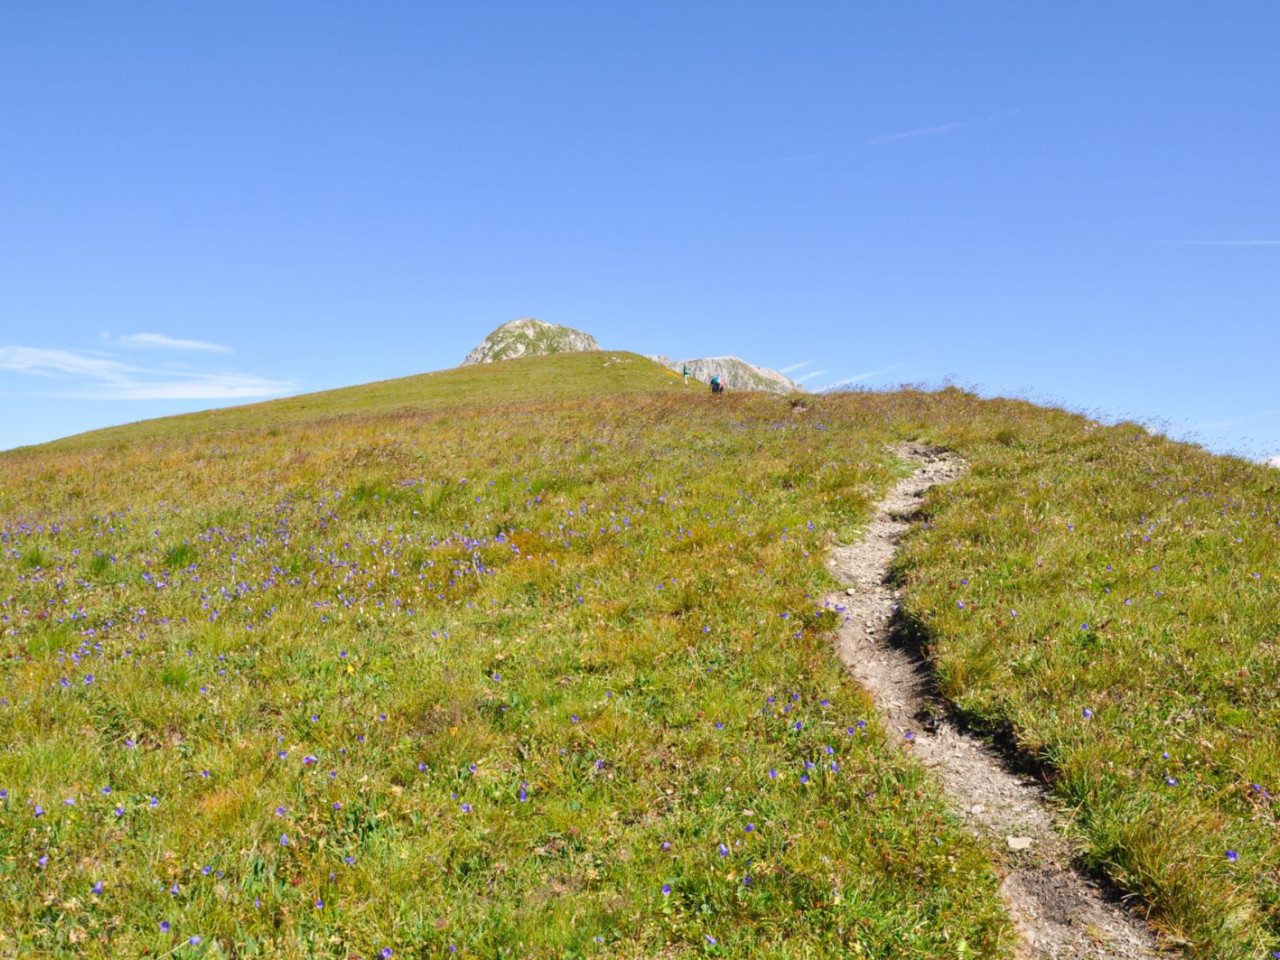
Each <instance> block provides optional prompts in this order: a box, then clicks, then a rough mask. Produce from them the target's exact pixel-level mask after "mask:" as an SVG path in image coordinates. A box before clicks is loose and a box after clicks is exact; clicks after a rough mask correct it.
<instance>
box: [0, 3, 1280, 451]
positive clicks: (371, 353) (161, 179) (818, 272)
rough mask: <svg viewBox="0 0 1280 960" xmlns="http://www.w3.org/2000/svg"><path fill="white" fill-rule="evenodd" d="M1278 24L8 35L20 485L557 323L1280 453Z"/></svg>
mask: <svg viewBox="0 0 1280 960" xmlns="http://www.w3.org/2000/svg"><path fill="white" fill-rule="evenodd" d="M1277 36H1280V5H1277V4H1274V3H1269V2H1268V3H1261V2H1260V3H1233V4H1224V5H1216V6H1214V7H1213V8H1209V7H1207V6H1205V5H1204V4H1202V3H1164V4H1159V5H1157V4H1111V3H1107V4H1103V3H1093V4H1073V5H1063V4H1027V3H1008V4H996V3H972V4H956V3H913V4H887V3H886V4H878V5H871V4H850V3H816V2H815V3H809V4H790V3H787V4H784V3H771V4H762V3H736V4H712V3H697V2H689V0H682V2H672V3H661V2H658V3H650V2H646V3H643V4H639V3H636V4H601V3H587V2H583V3H533V4H530V3H497V2H495V3H489V4H449V5H445V4H431V3H403V4H396V3H379V4H359V5H357V4H336V3H315V2H307V3H297V4H286V3H262V2H255V3H252V4H250V3H244V4H239V3H231V2H228V3H220V4H208V5H193V4H173V3H158V2H157V3H146V2H137V3H129V4H89V3H85V4H80V5H77V4H35V3H32V4H8V5H6V6H5V7H4V9H3V10H2V11H0V130H3V131H4V138H3V141H2V143H3V147H2V148H0V448H5V447H10V446H15V445H19V444H25V443H34V442H39V441H42V440H47V439H51V438H54V437H57V436H62V435H66V434H70V433H75V432H79V431H81V430H86V429H90V428H93V427H97V426H103V425H107V424H112V423H122V422H127V421H131V420H137V419H142V418H146V417H154V416H160V415H164V414H168V413H174V412H179V411H185V410H194V409H201V408H204V407H210V406H221V405H225V404H228V403H236V402H245V401H248V400H253V399H260V398H265V397H269V396H277V395H282V394H284V393H291V392H299V391H308V390H317V389H324V388H328V387H333V386H340V385H346V384H353V383H362V382H367V381H370V380H377V379H384V378H387V377H395V376H402V375H406V374H411V373H417V372H422V371H427V370H435V369H441V368H444V367H449V366H453V365H455V364H456V363H458V362H459V361H460V360H461V358H462V357H463V355H464V354H465V353H466V352H467V350H468V349H469V348H470V347H471V346H473V345H474V344H475V343H476V342H477V341H478V340H480V339H481V338H482V337H483V336H484V335H485V334H487V333H488V332H489V331H490V330H492V329H493V328H494V327H496V326H497V325H498V324H500V323H502V322H504V321H506V320H510V319H513V318H516V317H524V316H534V317H541V318H543V319H546V320H550V321H554V322H559V323H565V324H568V325H571V326H576V327H580V328H582V329H585V330H588V331H589V332H591V333H593V334H594V335H595V336H596V337H597V339H599V340H600V342H601V343H602V344H603V345H604V346H605V347H608V348H616V349H632V350H637V351H640V352H646V353H648V352H653V353H659V352H660V353H666V354H669V355H671V356H673V357H677V358H681V357H692V356H706V355H713V354H722V353H736V354H738V355H740V356H743V357H745V358H746V359H748V360H752V361H754V362H756V363H761V364H765V365H767V366H773V367H777V368H785V369H788V370H791V371H793V373H792V375H793V376H796V377H802V378H805V383H806V385H808V386H809V387H818V386H823V385H825V384H829V383H833V382H837V381H853V382H856V383H858V384H860V385H863V386H872V387H874V386H883V385H890V384H895V383H900V382H916V383H931V384H932V383H939V382H941V381H943V380H944V379H947V378H950V379H951V380H953V381H954V382H956V383H959V384H961V385H967V386H972V387H974V388H976V389H978V390H980V391H982V392H984V393H990V394H1016V395H1020V396H1028V397H1031V398H1034V399H1042V400H1047V401H1051V402H1055V403H1060V404H1063V405H1066V406H1070V407H1072V408H1075V409H1081V410H1086V411H1090V412H1092V413H1095V414H1097V415H1099V416H1103V417H1128V418H1137V419H1142V420H1144V421H1149V422H1150V421H1154V422H1158V423H1163V424H1165V429H1167V430H1168V431H1169V432H1170V433H1173V434H1174V435H1178V436H1192V437H1195V438H1198V439H1199V440H1200V441H1201V442H1203V443H1205V444H1206V445H1208V446H1210V447H1212V448H1213V449H1217V450H1232V451H1237V452H1243V453H1247V454H1250V455H1254V456H1259V457H1262V456H1271V455H1273V454H1277V453H1280V390H1277V388H1276V383H1277V382H1280V376H1277V364H1278V362H1280V356H1278V355H1280V332H1278V331H1280V177H1277V175H1276V173H1277V170H1278V169H1280V156H1278V153H1280V151H1278V149H1277V148H1278V147H1280V105H1278V104H1277V100H1276V97H1275V92H1276V91H1277V90H1280V57H1277V56H1276V55H1275V52H1274V41H1275V38H1276V37H1277Z"/></svg>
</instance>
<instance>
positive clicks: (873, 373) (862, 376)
mask: <svg viewBox="0 0 1280 960" xmlns="http://www.w3.org/2000/svg"><path fill="white" fill-rule="evenodd" d="M901 366H902V364H900V363H891V364H889V366H887V367H881V368H880V369H879V370H868V371H867V372H866V373H859V374H855V375H854V376H852V377H844V378H843V379H840V380H833V381H832V382H831V383H828V384H825V385H823V386H821V387H819V388H818V392H819V393H822V392H823V391H825V390H839V389H840V388H841V387H851V386H853V385H854V384H855V383H862V382H863V381H864V380H871V379H873V378H875V377H878V376H880V375H882V374H885V373H889V372H891V371H893V370H897V369H898V368H899V367H901Z"/></svg>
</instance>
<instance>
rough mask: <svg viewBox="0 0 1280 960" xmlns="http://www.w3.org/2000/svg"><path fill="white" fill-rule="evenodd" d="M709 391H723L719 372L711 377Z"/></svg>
mask: <svg viewBox="0 0 1280 960" xmlns="http://www.w3.org/2000/svg"><path fill="white" fill-rule="evenodd" d="M711 392H712V393H724V384H722V383H721V382H720V374H718V373H717V374H715V375H713V376H712V377H711Z"/></svg>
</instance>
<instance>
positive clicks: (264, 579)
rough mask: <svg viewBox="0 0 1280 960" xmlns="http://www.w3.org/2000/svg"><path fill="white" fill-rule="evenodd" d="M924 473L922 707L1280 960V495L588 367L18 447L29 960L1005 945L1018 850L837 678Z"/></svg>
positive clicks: (857, 397)
mask: <svg viewBox="0 0 1280 960" xmlns="http://www.w3.org/2000/svg"><path fill="white" fill-rule="evenodd" d="M907 442H911V443H914V444H917V445H921V446H925V447H928V448H929V449H934V450H944V449H945V450H947V451H950V453H951V454H952V455H953V456H954V457H955V458H956V460H957V462H959V463H962V464H963V471H962V472H960V473H959V475H958V476H957V477H956V478H955V479H954V480H952V481H950V482H948V483H946V484H940V485H938V486H936V487H934V488H932V489H930V490H929V492H928V493H927V495H926V496H925V500H924V505H923V507H922V508H921V510H919V511H918V512H916V513H914V514H912V515H911V516H909V517H905V518H904V519H905V520H909V521H910V529H909V531H908V532H907V533H906V534H905V537H904V540H903V543H902V546H901V549H900V551H899V552H898V554H897V556H896V558H895V560H894V563H893V567H892V571H891V574H890V578H891V579H890V583H891V584H892V586H893V588H894V589H895V590H897V591H899V593H900V596H901V602H900V608H899V609H898V610H897V612H896V617H895V626H894V629H895V631H896V634H897V636H898V638H899V642H900V643H901V644H903V645H906V646H910V647H911V648H912V649H914V650H916V651H918V652H919V654H920V655H921V656H922V657H923V659H924V660H925V661H926V663H927V665H928V668H929V670H930V671H931V675H932V677H933V679H934V683H935V684H936V697H937V704H938V710H939V712H941V713H945V714H947V715H948V716H949V717H951V718H952V719H953V720H954V721H955V722H957V723H959V724H961V725H962V726H964V727H965V728H966V729H968V730H969V731H971V732H973V733H975V734H976V735H978V736H980V737H983V738H985V739H986V740H987V741H988V742H989V743H990V744H991V749H992V750H994V751H995V752H996V753H998V754H999V756H1000V757H1001V758H1002V760H1003V762H1004V763H1005V764H1007V765H1010V766H1012V767H1014V768H1015V769H1017V770H1019V771H1020V772H1021V773H1022V775H1024V776H1025V777H1029V778H1032V779H1036V780H1039V781H1041V782H1043V783H1044V784H1045V785H1046V787H1047V790H1048V791H1049V795H1050V799H1051V801H1052V803H1053V805H1054V806H1055V808H1056V809H1057V810H1058V811H1059V812H1060V813H1061V815H1062V817H1063V822H1064V823H1065V824H1067V827H1066V828H1065V829H1066V830H1067V833H1068V840H1069V841H1070V843H1071V844H1072V845H1073V849H1075V850H1076V851H1078V855H1077V858H1076V861H1075V862H1074V863H1073V864H1071V866H1072V867H1073V868H1075V869H1079V870H1080V871H1082V872H1084V873H1085V874H1086V875H1088V876H1089V877H1091V878H1093V879H1094V880H1095V881H1097V882H1099V883H1101V884H1102V885H1103V887H1104V888H1105V889H1107V890H1109V891H1110V893H1111V895H1113V896H1114V897H1118V898H1123V899H1124V901H1125V902H1126V903H1127V904H1128V905H1129V907H1130V908H1131V909H1132V910H1133V911H1134V912H1135V913H1136V914H1137V915H1138V916H1139V917H1140V918H1146V919H1147V920H1148V921H1149V923H1150V925H1151V927H1152V928H1153V930H1154V931H1155V933H1156V935H1157V937H1158V939H1159V942H1160V945H1161V949H1162V950H1167V951H1168V952H1169V953H1168V955H1170V956H1183V957H1187V958H1194V960H1209V958H1214V960H1218V958H1224V960H1225V958H1230V960H1236V958H1241V960H1244V958H1265V957H1267V956H1272V955H1274V956H1280V952H1277V953H1274V954H1272V953H1271V951H1280V870H1277V864H1278V863H1280V823H1278V820H1280V809H1278V808H1277V806H1276V797H1275V793H1276V792H1277V791H1280V750H1277V748H1276V743H1277V737H1278V736H1280V705H1278V704H1277V702H1276V698H1275V696H1274V691H1275V690H1276V688H1277V684H1280V614H1278V613H1277V610H1278V609H1280V591H1278V587H1280V566H1278V565H1277V558H1278V557H1280V514H1278V513H1277V504H1278V503H1280V471H1277V470H1275V469H1273V468H1270V467H1266V466H1262V465H1259V464H1255V463H1251V462H1249V461H1246V460H1243V459H1238V458H1232V457H1224V456H1216V455H1212V454H1210V453H1208V452H1206V451H1204V450H1202V449H1200V448H1199V447H1196V446H1192V445H1189V444H1182V443H1177V442H1174V441H1171V440H1168V439H1165V438H1163V437H1160V436H1157V435H1154V434H1151V433H1149V432H1147V431H1146V430H1144V429H1143V428H1141V427H1139V426H1137V425H1134V424H1131V423H1120V424H1116V425H1102V424H1100V423H1098V422H1096V421H1094V420H1091V419H1089V418H1087V417H1085V416H1082V415H1078V414H1074V413H1069V412H1065V411H1062V410H1057V409H1051V408H1047V407H1042V406H1036V405H1033V404H1031V403H1028V402H1024V401H1018V400H1001V399H981V398H979V397H978V396H976V395H975V394H973V393H969V392H966V391H963V390H960V389H956V388H947V389H942V390H936V391H926V390H922V389H901V390H896V391H892V392H871V391H866V392H843V393H839V392H836V393H824V394H812V395H811V394H803V393H791V394H785V395H776V394H770V393H747V392H738V391H733V390H731V391H729V392H728V393H727V394H726V395H723V396H712V395H711V394H710V393H709V391H707V390H706V387H705V385H703V384H700V383H697V382H695V381H691V382H690V383H689V384H688V385H687V386H686V385H685V383H684V382H683V379H682V377H681V376H680V375H678V374H677V373H675V372H673V371H672V370H671V369H669V368H667V367H664V366H662V365H661V364H659V363H656V362H653V361H651V360H648V359H646V358H644V357H641V356H639V355H636V354H627V353H609V352H598V351H592V352H582V353H563V354H556V355H551V356H530V357H523V358H520V359H512V360H505V361H503V362H499V363H489V364H475V365H470V366H464V367H460V368H457V369H455V370H447V371H442V372H439V373H434V374H427V375H422V376H417V377H410V378H406V379H403V380H396V381H387V382H384V383H376V384H370V385H368V386H363V387H352V388H347V389H343V390H337V391H331V392H328V393H321V394H312V395H305V396H298V397H292V398H288V399H284V400H277V401H272V402H268V403H261V404H257V405H253V406H246V407H238V408H230V409H225V410H219V411H211V412H207V413H200V414H192V415H185V416H180V417H172V418H168V419H163V420H155V421H147V422H141V423H137V424H133V425H130V426H125V427H118V428H111V429H106V430H100V431H96V432H93V433H89V434H82V435H80V436H76V437H71V438H68V439H65V440H60V441H56V442H53V443H49V444H45V445H43V446H39V447H26V448H21V449H17V450H13V451H10V452H7V453H3V454H0V546H2V547H3V554H2V555H0V637H2V640H0V655H2V659H0V957H5V958H10V957H12V958H17V957H103V958H105V957H133V956H148V957H155V958H159V957H170V956H172V957H179V958H187V957H192V958H194V957H290V958H292V957H297V958H303V957H331V958H348V957H360V958H375V957H384V958H390V957H396V958H405V957H444V956H458V957H546V958H580V957H581V958H587V957H619V958H639V957H691V956H724V957H744V958H764V957H776V958H783V957H786V958H805V957H826V956H848V957H884V958H890V957H892V958H931V960H935V958H954V960H964V958H985V957H995V958H999V957H1010V958H1012V957H1016V956H1020V955H1021V954H1020V952H1019V951H1020V950H1021V947H1020V945H1019V941H1020V937H1019V933H1018V925H1017V922H1016V921H1017V918H1016V917H1014V916H1012V915H1011V913H1010V910H1009V908H1008V907H1007V906H1006V902H1005V900H1004V899H1003V898H1002V894H1001V889H1002V879H1003V878H1004V876H1005V875H1006V873H1007V872H1008V871H1009V870H1010V869H1012V868H1013V867H1014V866H1016V864H1017V863H1018V862H1020V861H1021V860H1024V859H1025V858H1027V857H1033V856H1034V855H1035V850H1034V848H1033V849H1031V850H1020V849H1017V848H1016V847H1015V848H1014V849H1011V848H1010V846H1011V845H1009V844H1006V843H1005V842H1004V841H1003V839H1002V838H993V837H990V836H986V835H983V834H981V833H978V832H975V831H974V830H972V829H971V827H970V825H969V824H968V823H967V821H966V819H965V816H964V811H962V810H958V809H956V807H955V805H954V804H953V803H951V802H950V801H949V799H948V796H947V794H946V792H945V791H944V789H943V787H942V786H941V785H940V783H939V781H938V779H937V778H936V777H935V776H934V775H933V774H932V773H931V771H930V770H929V769H928V768H927V767H926V766H925V765H924V764H923V763H921V762H920V760H919V759H918V758H917V756H916V755H915V752H914V747H913V745H912V743H911V742H910V740H906V741H905V742H904V740H903V738H902V737H900V736H898V735H895V734H891V733H890V731H889V730H888V728H887V727H886V725H885V724H884V723H883V722H882V719H881V717H880V715H879V713H878V711H877V708H876V706H875V703H874V701H873V699H872V698H871V696H870V694H869V693H868V691H866V690H864V689H863V688H862V687H860V686H859V685H858V683H857V682H856V681H855V679H854V678H853V677H852V676H851V675H850V673H849V671H848V670H847V669H846V667H845V665H844V664H843V663H842V662H841V660H840V658H839V657H838V656H837V655H836V653H835V652H834V649H833V637H834V635H835V632H836V631H837V630H838V629H839V628H840V626H841V625H842V623H843V621H844V619H845V617H846V616H847V615H848V614H847V611H846V610H845V608H844V606H843V604H842V603H841V602H840V601H839V599H838V598H839V597H841V596H846V595H847V593H846V592H847V591H857V590H858V589H862V588H864V587H865V586H866V585H865V584H849V583H844V582H840V581H839V580H838V579H837V578H836V577H835V576H834V575H833V574H832V573H831V572H830V571H829V569H828V566H827V560H828V557H829V555H830V553H831V551H832V549H833V548H834V547H836V546H837V545H844V544H851V543H855V542H857V541H858V539H859V537H860V536H861V535H862V533H863V532H864V530H865V528H866V526H867V524H868V523H869V521H870V520H871V518H872V516H873V515H874V513H875V509H876V505H877V504H878V503H879V502H880V501H881V499H882V498H883V497H884V496H885V495H886V493H887V492H888V491H889V490H890V489H891V488H893V486H894V485H895V484H896V483H898V482H899V481H901V480H902V479H903V478H904V477H907V476H908V475H909V474H910V473H911V469H912V468H911V466H910V464H909V463H907V462H906V461H905V460H904V459H903V458H902V457H901V456H900V455H899V453H898V452H897V451H900V450H901V447H902V445H903V444H904V443H907ZM833 598H834V599H833ZM1105 946H1106V945H1105V944H1099V947H1098V949H1099V953H1098V955H1099V956H1105V955H1108V954H1106V953H1105V952H1103V951H1104V950H1105Z"/></svg>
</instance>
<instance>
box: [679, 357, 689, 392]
mask: <svg viewBox="0 0 1280 960" xmlns="http://www.w3.org/2000/svg"><path fill="white" fill-rule="evenodd" d="M680 375H681V376H683V377H684V385H685V386H686V387H687V386H688V385H689V365H688V364H687V363H686V364H685V365H684V366H683V367H681V368H680Z"/></svg>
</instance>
